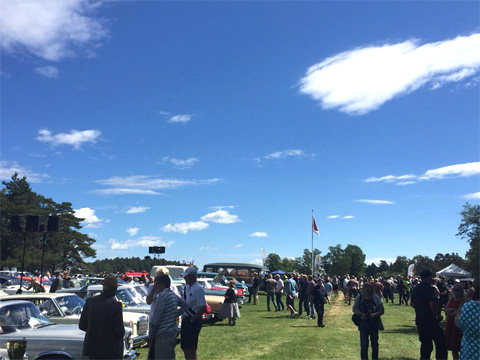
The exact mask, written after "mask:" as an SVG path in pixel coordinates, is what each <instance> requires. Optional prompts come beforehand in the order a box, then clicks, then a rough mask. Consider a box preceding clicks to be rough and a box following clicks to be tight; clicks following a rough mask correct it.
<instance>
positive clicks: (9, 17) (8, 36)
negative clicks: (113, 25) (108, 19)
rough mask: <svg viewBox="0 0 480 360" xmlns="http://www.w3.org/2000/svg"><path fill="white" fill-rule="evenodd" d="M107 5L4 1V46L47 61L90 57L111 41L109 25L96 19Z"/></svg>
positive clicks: (0, 26)
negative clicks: (100, 10) (84, 55)
mask: <svg viewBox="0 0 480 360" xmlns="http://www.w3.org/2000/svg"><path fill="white" fill-rule="evenodd" d="M102 3H103V1H92V0H62V1H16V0H3V1H0V13H1V14H2V16H1V17H0V46H1V48H2V50H4V51H6V52H22V51H25V50H26V51H28V52H30V53H32V54H34V55H36V56H39V57H41V58H44V59H47V60H53V61H57V60H60V59H62V58H65V57H71V56H74V55H76V54H78V53H79V52H81V51H82V50H83V51H84V52H85V53H86V54H87V55H88V56H92V55H93V54H94V52H93V50H94V49H95V48H96V47H97V46H98V44H99V43H100V41H101V40H102V39H104V38H105V37H107V35H108V31H107V28H106V27H105V21H104V20H103V19H100V18H97V17H96V16H95V11H96V9H97V8H98V7H99V6H101V5H102Z"/></svg>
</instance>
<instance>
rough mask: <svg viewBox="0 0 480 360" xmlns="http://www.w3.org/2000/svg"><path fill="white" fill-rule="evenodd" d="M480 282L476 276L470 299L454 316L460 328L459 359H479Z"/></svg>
mask: <svg viewBox="0 0 480 360" xmlns="http://www.w3.org/2000/svg"><path fill="white" fill-rule="evenodd" d="M479 288H480V284H479V281H478V278H477V279H476V280H475V282H474V285H473V294H472V298H471V300H469V301H467V302H465V303H463V305H462V308H461V310H460V311H459V312H458V313H457V315H456V316H455V323H456V324H457V326H458V327H459V328H460V329H461V330H462V333H463V338H462V344H461V348H460V360H471V359H475V360H476V359H480V321H479V318H480V293H479Z"/></svg>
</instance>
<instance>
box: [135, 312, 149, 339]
mask: <svg viewBox="0 0 480 360" xmlns="http://www.w3.org/2000/svg"><path fill="white" fill-rule="evenodd" d="M147 332H148V320H147V317H146V316H142V317H141V318H139V319H138V321H137V335H145V334H146V333H147Z"/></svg>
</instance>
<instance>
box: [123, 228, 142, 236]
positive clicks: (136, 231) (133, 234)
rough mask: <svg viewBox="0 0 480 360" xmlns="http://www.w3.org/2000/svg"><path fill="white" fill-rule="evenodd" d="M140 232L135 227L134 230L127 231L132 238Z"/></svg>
mask: <svg viewBox="0 0 480 360" xmlns="http://www.w3.org/2000/svg"><path fill="white" fill-rule="evenodd" d="M138 230H140V229H139V228H138V227H133V228H128V229H126V230H125V231H126V232H127V233H129V234H130V236H135V235H137V233H138Z"/></svg>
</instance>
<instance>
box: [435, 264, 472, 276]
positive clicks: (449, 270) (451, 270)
mask: <svg viewBox="0 0 480 360" xmlns="http://www.w3.org/2000/svg"><path fill="white" fill-rule="evenodd" d="M437 276H450V277H471V276H472V274H470V273H469V272H468V271H466V270H463V269H461V268H459V267H458V266H457V265H455V264H453V263H452V264H450V265H448V266H447V267H446V268H445V269H443V270H440V271H437Z"/></svg>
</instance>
